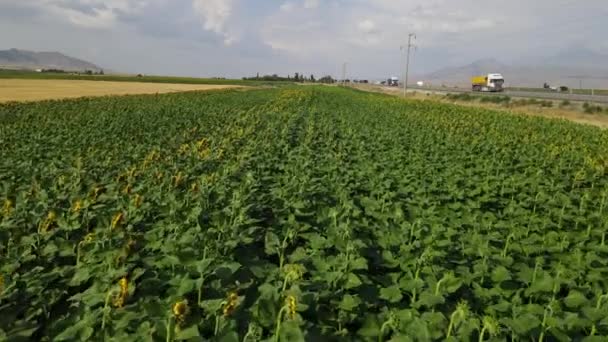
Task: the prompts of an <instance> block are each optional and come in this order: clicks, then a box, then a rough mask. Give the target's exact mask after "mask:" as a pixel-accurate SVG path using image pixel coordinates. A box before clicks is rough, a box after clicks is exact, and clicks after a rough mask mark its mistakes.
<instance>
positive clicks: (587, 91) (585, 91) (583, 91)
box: [508, 87, 608, 96]
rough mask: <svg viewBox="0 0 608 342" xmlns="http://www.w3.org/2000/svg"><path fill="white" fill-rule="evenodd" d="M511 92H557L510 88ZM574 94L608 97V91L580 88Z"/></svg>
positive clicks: (573, 91)
mask: <svg viewBox="0 0 608 342" xmlns="http://www.w3.org/2000/svg"><path fill="white" fill-rule="evenodd" d="M508 89H509V90H515V91H530V92H541V93H554V92H555V91H553V90H547V89H544V88H523V87H509V88H508ZM571 90H572V94H577V95H602V96H607V95H608V89H593V90H592V89H578V88H576V89H575V88H572V89H571ZM565 93H568V94H569V93H570V90H568V91H567V92H565Z"/></svg>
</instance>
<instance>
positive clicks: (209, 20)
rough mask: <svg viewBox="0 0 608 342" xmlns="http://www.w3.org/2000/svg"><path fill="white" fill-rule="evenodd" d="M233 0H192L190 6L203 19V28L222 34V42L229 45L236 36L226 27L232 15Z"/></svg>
mask: <svg viewBox="0 0 608 342" xmlns="http://www.w3.org/2000/svg"><path fill="white" fill-rule="evenodd" d="M233 5H234V0H193V2H192V6H193V8H194V10H195V12H196V13H197V14H199V15H200V16H201V17H202V19H203V21H204V25H203V27H204V28H205V30H208V31H212V32H215V33H217V34H221V35H223V36H224V38H225V39H224V44H226V45H231V44H233V43H234V42H235V41H236V40H237V38H236V37H235V36H234V35H232V34H231V33H230V32H229V31H228V30H227V29H226V23H227V21H228V19H229V18H230V16H231V15H232V9H233Z"/></svg>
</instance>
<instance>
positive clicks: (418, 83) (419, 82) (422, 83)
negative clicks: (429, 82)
mask: <svg viewBox="0 0 608 342" xmlns="http://www.w3.org/2000/svg"><path fill="white" fill-rule="evenodd" d="M416 85H417V86H419V87H424V82H422V81H418V82H416Z"/></svg>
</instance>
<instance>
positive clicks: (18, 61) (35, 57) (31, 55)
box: [0, 48, 102, 71]
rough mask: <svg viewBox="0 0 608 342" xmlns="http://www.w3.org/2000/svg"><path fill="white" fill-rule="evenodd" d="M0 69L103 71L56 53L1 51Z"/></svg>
mask: <svg viewBox="0 0 608 342" xmlns="http://www.w3.org/2000/svg"><path fill="white" fill-rule="evenodd" d="M0 68H6V69H26V70H35V69H59V70H65V71H86V70H91V71H101V70H102V68H100V67H99V66H97V65H95V64H93V63H91V62H88V61H85V60H82V59H78V58H74V57H70V56H67V55H64V54H63V53H60V52H56V51H40V52H37V51H29V50H20V49H15V48H12V49H8V50H0Z"/></svg>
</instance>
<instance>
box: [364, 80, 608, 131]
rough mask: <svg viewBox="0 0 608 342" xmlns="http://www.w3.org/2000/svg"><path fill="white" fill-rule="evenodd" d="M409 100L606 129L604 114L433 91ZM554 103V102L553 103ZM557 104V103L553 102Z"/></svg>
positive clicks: (373, 88)
mask: <svg viewBox="0 0 608 342" xmlns="http://www.w3.org/2000/svg"><path fill="white" fill-rule="evenodd" d="M356 88H357V89H361V90H365V91H371V92H380V93H384V94H390V95H395V96H403V93H402V91H403V89H396V88H387V87H376V86H357V87H356ZM407 97H408V98H411V99H419V100H430V101H440V102H445V103H454V104H458V105H461V106H467V107H476V108H486V109H493V110H500V111H505V112H508V113H511V114H519V115H531V116H541V117H544V118H549V119H564V120H569V121H573V122H576V123H580V124H586V125H592V126H597V127H600V128H603V129H608V115H605V114H587V113H584V112H582V111H579V110H574V109H565V108H558V107H552V108H542V107H538V106H519V107H513V108H505V107H502V106H500V105H497V104H494V103H479V102H465V101H453V100H447V99H446V98H445V93H441V92H434V91H421V90H416V91H410V92H408V95H407ZM554 102H555V101H554ZM555 103H557V102H555Z"/></svg>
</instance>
